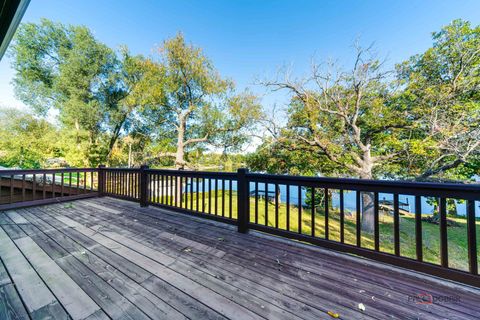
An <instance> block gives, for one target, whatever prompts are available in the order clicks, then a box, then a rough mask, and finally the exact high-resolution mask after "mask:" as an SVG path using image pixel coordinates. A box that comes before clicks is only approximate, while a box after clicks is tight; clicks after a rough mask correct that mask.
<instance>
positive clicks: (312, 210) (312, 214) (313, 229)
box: [310, 187, 315, 237]
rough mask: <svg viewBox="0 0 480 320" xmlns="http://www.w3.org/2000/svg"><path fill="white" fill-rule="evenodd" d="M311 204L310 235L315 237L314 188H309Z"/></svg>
mask: <svg viewBox="0 0 480 320" xmlns="http://www.w3.org/2000/svg"><path fill="white" fill-rule="evenodd" d="M310 191H311V204H310V210H311V212H310V215H311V218H310V219H311V221H312V228H311V230H310V233H311V236H312V237H315V188H314V187H312V188H311V190H310Z"/></svg>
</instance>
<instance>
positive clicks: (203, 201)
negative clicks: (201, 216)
mask: <svg viewBox="0 0 480 320" xmlns="http://www.w3.org/2000/svg"><path fill="white" fill-rule="evenodd" d="M202 213H205V178H202Z"/></svg>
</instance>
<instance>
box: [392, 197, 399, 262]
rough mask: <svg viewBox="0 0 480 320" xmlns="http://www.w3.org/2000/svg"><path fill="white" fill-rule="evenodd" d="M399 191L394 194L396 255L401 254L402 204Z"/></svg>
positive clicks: (394, 243) (394, 242)
mask: <svg viewBox="0 0 480 320" xmlns="http://www.w3.org/2000/svg"><path fill="white" fill-rule="evenodd" d="M399 202H400V201H399V198H398V193H395V194H394V195H393V245H394V247H395V249H394V251H395V255H397V256H399V255H400V205H399Z"/></svg>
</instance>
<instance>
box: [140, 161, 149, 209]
mask: <svg viewBox="0 0 480 320" xmlns="http://www.w3.org/2000/svg"><path fill="white" fill-rule="evenodd" d="M146 170H148V166H146V165H144V166H141V167H140V206H141V207H147V206H148V174H147V172H146Z"/></svg>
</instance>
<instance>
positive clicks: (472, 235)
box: [467, 200, 478, 274]
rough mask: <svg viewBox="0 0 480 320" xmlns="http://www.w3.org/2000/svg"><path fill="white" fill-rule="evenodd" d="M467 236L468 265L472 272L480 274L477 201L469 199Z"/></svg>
mask: <svg viewBox="0 0 480 320" xmlns="http://www.w3.org/2000/svg"><path fill="white" fill-rule="evenodd" d="M467 229H468V231H467V237H468V266H469V268H468V269H469V271H470V273H472V274H478V262H477V234H476V232H477V230H476V220H475V201H473V200H468V201H467Z"/></svg>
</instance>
